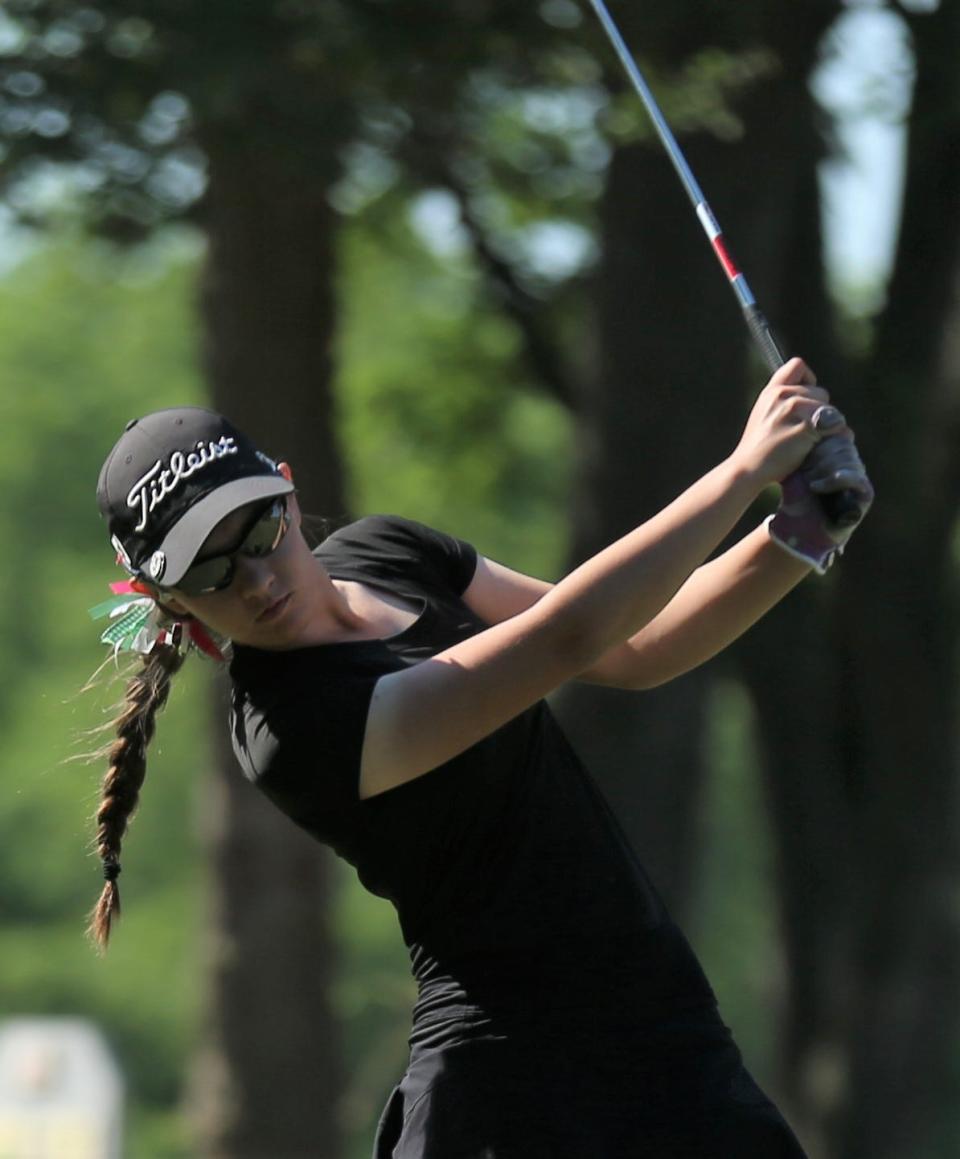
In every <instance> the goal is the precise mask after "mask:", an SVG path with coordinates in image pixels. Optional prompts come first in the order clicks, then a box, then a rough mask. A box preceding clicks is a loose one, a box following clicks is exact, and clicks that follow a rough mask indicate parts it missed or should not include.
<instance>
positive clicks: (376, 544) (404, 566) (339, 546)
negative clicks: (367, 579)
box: [314, 514, 477, 594]
mask: <svg viewBox="0 0 960 1159" xmlns="http://www.w3.org/2000/svg"><path fill="white" fill-rule="evenodd" d="M314 554H315V555H316V556H317V558H318V559H320V561H321V562H322V563H323V564H324V566H325V567H326V568H327V570H328V571H330V572H331V573H332V574H334V575H342V576H343V577H344V578H349V575H348V573H349V572H353V571H355V570H365V571H368V572H369V571H373V572H375V573H379V574H380V577H381V578H383V579H389V578H398V577H400V576H403V575H410V574H411V573H417V574H418V575H419V576H420V577H421V578H425V579H432V580H435V581H439V582H440V583H442V584H443V585H444V586H445V587H453V588H455V589H456V591H457V594H460V593H462V592H463V591H464V590H465V588H466V587H467V585H468V584H469V582H470V580H471V579H472V578H473V573H474V571H475V569H476V562H477V553H476V550H475V548H474V547H473V546H472V545H470V544H469V543H467V542H465V541H464V540H462V539H459V538H457V537H456V536H453V535H450V534H449V533H447V532H445V531H441V530H438V529H437V528H434V527H430V526H428V525H427V524H425V523H421V522H419V521H418V520H416V519H410V518H407V517H406V516H403V515H384V514H374V515H365V516H364V517H363V518H361V519H357V520H355V521H353V522H352V523H348V524H346V525H345V526H343V527H340V528H337V530H335V531H333V532H331V533H330V534H329V535H328V536H327V537H326V539H324V540H323V542H322V543H320V544H319V546H318V547H317V548H316V549H315V552H314Z"/></svg>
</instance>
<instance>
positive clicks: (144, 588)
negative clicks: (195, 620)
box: [130, 579, 190, 619]
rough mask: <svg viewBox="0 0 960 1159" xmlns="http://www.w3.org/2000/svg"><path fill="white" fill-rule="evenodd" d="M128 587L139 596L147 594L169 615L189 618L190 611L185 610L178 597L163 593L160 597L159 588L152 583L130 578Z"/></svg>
mask: <svg viewBox="0 0 960 1159" xmlns="http://www.w3.org/2000/svg"><path fill="white" fill-rule="evenodd" d="M130 587H131V588H133V590H134V591H135V592H137V593H139V594H140V595H141V596H149V597H150V599H151V600H153V601H154V602H155V603H156V604H158V605H159V607H161V608H163V610H164V611H165V612H167V613H168V614H169V615H172V616H176V617H178V618H183V619H187V618H189V616H190V612H188V611H187V609H186V608H185V607H184V606H183V604H181V603H180V601H179V600H178V599H175V598H174V597H173V596H169V595H164V596H163V598H161V596H160V589H159V588H157V587H154V585H153V584H151V583H147V581H146V580H142V579H135V580H131V581H130Z"/></svg>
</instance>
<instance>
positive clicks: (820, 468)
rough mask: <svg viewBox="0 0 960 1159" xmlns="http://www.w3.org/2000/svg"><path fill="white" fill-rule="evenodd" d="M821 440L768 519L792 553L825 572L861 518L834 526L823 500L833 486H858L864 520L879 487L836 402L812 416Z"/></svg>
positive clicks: (835, 488)
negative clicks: (874, 482)
mask: <svg viewBox="0 0 960 1159" xmlns="http://www.w3.org/2000/svg"><path fill="white" fill-rule="evenodd" d="M811 426H812V427H813V429H814V430H815V431H816V432H817V433H818V434H819V435H821V441H820V442H819V443H817V445H816V446H815V447H814V448H813V450H812V451H811V452H810V454H809V455H808V456H807V458H806V459H805V460H804V462H803V464H802V466H801V467H800V469H799V470H798V471H795V472H794V474H792V475H791V476H790V477H789V478H787V479H785V480H784V481H783V483H782V494H781V498H780V507H779V509H778V510H777V512H776V513H775V514H774V515H771V516H769V517H768V518H767V520H766V526H767V531H768V532H769V534H770V537H771V538H772V539H773V540H774V541H775V542H776V543H778V544H779V545H780V547H782V548H783V549H784V550H785V551H788V552H789V553H790V554H791V555H794V556H796V557H797V558H798V559H802V560H804V561H806V562H807V563H811V564H813V566H814V567H815V568H816V570H817V571H818V572H819V573H820V574H821V575H823V573H824V572H825V571H826V570H827V568H828V567H830V565H831V564H832V563H833V561H834V559H835V558H836V557H837V556H838V555H842V554H843V549H844V547H845V546H846V544H847V541H848V540H849V538H850V536H851V535H852V534H853V533H854V531H855V530H856V529H857V527H859V526H860V524H859V522H858V523H855V524H854V525H853V526H852V527H833V526H831V525H830V523H829V522H828V521H827V518H826V516H825V515H824V512H823V507H822V506H821V504H820V502H819V501H818V499H817V496H818V495H824V494H827V493H828V492H831V491H843V490H851V491H854V492H855V493H856V494H857V495H858V496H859V497H860V501H861V502H860V509H861V516H860V520H861V521H862V520H863V516H864V515H866V513H867V512H868V511H869V509H870V505H871V504H872V503H873V498H874V492H873V486H872V484H871V483H870V480H869V478H868V477H867V471H866V468H865V467H864V465H863V461H862V460H861V458H860V456H859V454H857V446H856V443H855V442H854V438H853V432H852V431H851V430H850V428H849V427H848V426H847V423H846V419H845V418H844V417H843V415H842V414H841V413H840V411H838V410H837V409H836V407H832V406H822V407H819V408H818V409H817V411H816V413H815V414H814V416H813V419H812V420H811Z"/></svg>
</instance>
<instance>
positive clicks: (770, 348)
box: [743, 304, 863, 527]
mask: <svg viewBox="0 0 960 1159" xmlns="http://www.w3.org/2000/svg"><path fill="white" fill-rule="evenodd" d="M743 316H744V318H745V319H746V321H747V328H748V329H749V331H750V336H751V337H752V338H753V341H754V343H755V344H756V347H757V349H758V350H759V351H760V354H761V356H762V358H763V360H764V362H765V363H766V364H767V369H768V370H769V371H770V373H771V374H772V373H773V371H775V370H779V369H780V367H781V366H783V364H784V363H785V362H786V358H784V356H783V351H782V350H781V349H780V344H779V343H778V342H777V340H776V338H775V337H774V334H773V330H772V329H771V328H770V323H769V322H768V321H767V319H766V316H765V315H764V313H763V311H762V310H761V309H760V307H759V306H757V305H756V304H751V305H748V306H744V308H743ZM817 499H818V501H819V503H820V506H821V508H822V509H823V514H824V515H825V516H826V519H827V522H828V523H829V524H830V525H831V527H855V526H856V525H857V524H858V523H859V522H860V520H861V519H862V518H863V508H862V507H861V506H860V496H859V495H858V494H857V493H856V491H849V490H847V491H831V492H829V493H828V494H826V495H818V496H817Z"/></svg>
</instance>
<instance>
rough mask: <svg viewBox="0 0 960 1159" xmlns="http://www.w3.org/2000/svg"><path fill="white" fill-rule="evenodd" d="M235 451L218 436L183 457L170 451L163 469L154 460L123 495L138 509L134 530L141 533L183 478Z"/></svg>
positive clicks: (230, 440) (230, 441)
mask: <svg viewBox="0 0 960 1159" xmlns="http://www.w3.org/2000/svg"><path fill="white" fill-rule="evenodd" d="M237 451H238V447H237V446H236V444H235V443H234V440H233V438H232V437H231V436H230V435H221V436H220V438H219V439H218V440H217V442H215V443H212V442H211V443H202V442H201V443H197V448H196V450H195V451H188V452H187V454H184V453H183V451H174V452H173V454H172V455H171V456H170V463H169V465H168V466H167V467H164V465H163V460H162V459H157V461H156V462H155V463H154V465H153V466H152V467H151V468H150V470H149V471H147V472H146V474H144V475H141V476H140V478H139V479H138V480H137V481H136V483H134V485H133V486H132V487H131V488H130V493H129V494H128V495H127V506H128V507H132V508H133V509H134V510H136V509H137V508H139V510H140V521H139V523H138V524H137V526H136V527H135V528H134V531H143V529H144V528H145V527H146V526H147V520H148V518H149V516H150V513H151V512H152V511H153V510H154V508H156V506H157V505H158V504H159V503H162V502H163V500H164V499H166V498H167V496H168V495H172V494H173V492H174V491H175V490H176V489H177V487H179V486H180V484H181V483H182V482H183V480H184V479H189V478H190V476H191V475H195V474H196V473H197V471H202V470H203V468H204V467H209V466H210V464H211V463H215V462H217V460H218V459H222V458H223V457H224V456H225V455H235V454H236V453H237Z"/></svg>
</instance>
